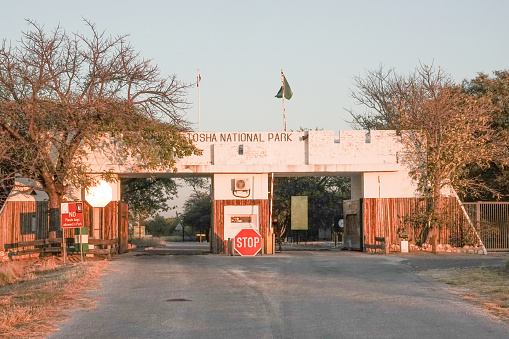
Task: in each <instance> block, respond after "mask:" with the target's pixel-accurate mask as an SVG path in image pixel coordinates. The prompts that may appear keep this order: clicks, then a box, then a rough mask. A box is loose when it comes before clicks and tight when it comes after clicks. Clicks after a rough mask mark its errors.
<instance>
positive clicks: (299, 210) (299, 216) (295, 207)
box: [291, 196, 309, 231]
mask: <svg viewBox="0 0 509 339" xmlns="http://www.w3.org/2000/svg"><path fill="white" fill-rule="evenodd" d="M291 212H292V218H291V223H292V224H291V229H292V231H307V230H308V228H309V227H308V197H307V196H292V210H291Z"/></svg>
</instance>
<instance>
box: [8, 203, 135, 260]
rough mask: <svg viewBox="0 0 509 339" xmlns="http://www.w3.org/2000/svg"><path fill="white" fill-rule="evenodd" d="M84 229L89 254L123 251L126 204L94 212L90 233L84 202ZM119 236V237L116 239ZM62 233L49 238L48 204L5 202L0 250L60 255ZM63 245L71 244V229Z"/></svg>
mask: <svg viewBox="0 0 509 339" xmlns="http://www.w3.org/2000/svg"><path fill="white" fill-rule="evenodd" d="M83 209H84V210H83V213H84V216H83V217H84V218H83V219H84V226H85V227H88V228H89V230H90V231H89V244H91V245H95V249H94V250H93V251H90V253H96V254H111V253H112V252H120V253H123V252H125V251H126V250H127V236H128V235H127V204H126V203H123V202H117V201H112V202H110V203H109V204H108V205H107V206H106V207H104V208H100V209H98V213H99V218H98V219H99V223H98V225H95V228H96V229H97V230H98V232H96V234H95V235H96V236H95V237H94V233H93V227H92V222H93V208H92V207H91V206H90V205H89V204H88V203H86V202H85V203H84V208H83ZM119 235H120V237H119ZM61 237H62V234H60V235H59V236H58V238H51V239H50V238H49V210H48V202H22V201H7V202H6V203H5V205H4V206H3V209H2V210H1V213H0V251H15V252H19V254H28V253H45V252H60V251H61V249H62V248H61V245H60V244H61V243H62V238H61ZM65 237H66V243H67V245H72V244H73V242H74V240H73V239H74V229H73V228H71V229H66V230H65Z"/></svg>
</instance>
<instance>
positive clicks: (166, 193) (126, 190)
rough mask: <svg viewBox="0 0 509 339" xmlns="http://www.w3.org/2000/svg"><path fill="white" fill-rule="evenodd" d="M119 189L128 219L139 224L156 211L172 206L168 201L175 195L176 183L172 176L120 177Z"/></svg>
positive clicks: (162, 210) (164, 210)
mask: <svg viewBox="0 0 509 339" xmlns="http://www.w3.org/2000/svg"><path fill="white" fill-rule="evenodd" d="M121 189H122V193H121V194H122V200H123V201H125V202H127V203H128V205H129V216H130V219H131V220H134V221H135V222H136V223H138V224H141V222H142V221H143V220H145V219H146V218H148V217H150V216H151V215H153V214H155V213H156V212H166V211H168V210H169V209H171V208H172V207H170V206H169V205H168V202H169V201H171V200H172V199H173V197H174V196H176V195H177V191H178V185H177V183H176V182H175V180H174V179H172V178H129V179H122V185H121Z"/></svg>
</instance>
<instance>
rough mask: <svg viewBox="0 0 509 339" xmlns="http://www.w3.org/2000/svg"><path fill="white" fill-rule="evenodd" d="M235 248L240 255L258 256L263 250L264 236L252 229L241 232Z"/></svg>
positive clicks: (238, 234)
mask: <svg viewBox="0 0 509 339" xmlns="http://www.w3.org/2000/svg"><path fill="white" fill-rule="evenodd" d="M234 247H235V250H236V251H237V252H238V253H239V254H240V255H256V254H257V253H258V252H259V251H260V250H261V249H262V236H261V235H260V233H258V232H257V231H256V230H254V229H252V228H246V229H243V230H240V232H239V233H237V235H236V236H235V243H234Z"/></svg>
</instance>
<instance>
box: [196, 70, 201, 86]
mask: <svg viewBox="0 0 509 339" xmlns="http://www.w3.org/2000/svg"><path fill="white" fill-rule="evenodd" d="M200 81H201V75H200V70H198V77H197V78H196V86H197V87H200Z"/></svg>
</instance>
